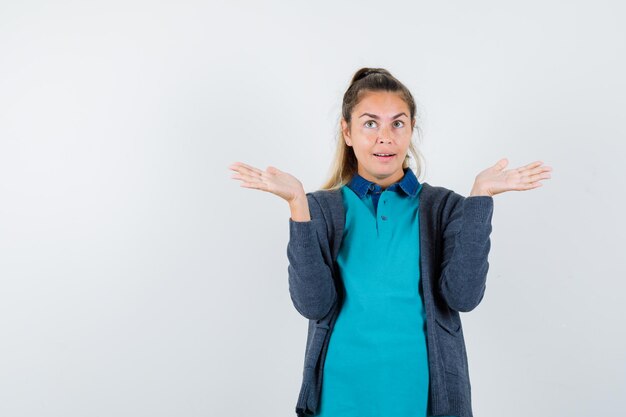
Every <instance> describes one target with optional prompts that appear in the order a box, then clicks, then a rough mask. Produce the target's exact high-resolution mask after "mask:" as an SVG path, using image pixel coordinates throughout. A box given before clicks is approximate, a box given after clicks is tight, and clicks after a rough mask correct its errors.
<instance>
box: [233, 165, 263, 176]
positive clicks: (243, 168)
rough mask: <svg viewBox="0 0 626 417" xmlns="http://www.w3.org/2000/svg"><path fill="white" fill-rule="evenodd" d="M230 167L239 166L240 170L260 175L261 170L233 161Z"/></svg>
mask: <svg viewBox="0 0 626 417" xmlns="http://www.w3.org/2000/svg"><path fill="white" fill-rule="evenodd" d="M231 167H237V168H239V171H240V172H241V171H242V170H245V171H248V172H250V173H254V174H257V175H261V173H262V172H263V171H261V170H260V169H258V168H256V167H253V166H251V165H248V164H244V163H243V162H235V163H234V164H233V165H231Z"/></svg>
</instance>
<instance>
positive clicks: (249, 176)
mask: <svg viewBox="0 0 626 417" xmlns="http://www.w3.org/2000/svg"><path fill="white" fill-rule="evenodd" d="M229 168H230V169H231V170H233V171H235V172H236V174H233V175H232V176H231V178H234V179H238V180H241V181H242V183H241V186H242V187H245V188H253V189H257V190H262V191H267V192H269V193H272V194H276V195H277V196H279V197H281V198H283V199H284V200H286V201H287V202H288V203H291V202H293V201H294V200H295V199H296V198H297V197H299V196H301V195H302V194H304V187H303V186H302V183H301V182H300V181H299V180H298V179H297V178H296V177H294V176H293V175H291V174H288V173H287V172H284V171H281V170H279V169H278V168H275V167H273V166H269V167H267V170H265V171H263V170H261V169H259V168H255V167H253V166H250V165H248V164H244V163H243V162H234V163H233V164H231V165H230V166H229Z"/></svg>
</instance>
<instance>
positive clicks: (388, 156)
mask: <svg viewBox="0 0 626 417" xmlns="http://www.w3.org/2000/svg"><path fill="white" fill-rule="evenodd" d="M374 156H375V157H376V159H378V160H379V161H382V162H385V161H390V160H392V159H393V158H395V157H396V154H395V153H394V154H378V153H375V154H374Z"/></svg>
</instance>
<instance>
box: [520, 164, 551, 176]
mask: <svg viewBox="0 0 626 417" xmlns="http://www.w3.org/2000/svg"><path fill="white" fill-rule="evenodd" d="M551 171H552V167H549V166H539V167H535V168H533V169H530V170H528V172H525V173H524V174H525V175H529V176H533V175H539V174H542V173H549V172H551ZM548 178H550V177H548Z"/></svg>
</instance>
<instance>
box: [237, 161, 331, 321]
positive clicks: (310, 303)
mask: <svg viewBox="0 0 626 417" xmlns="http://www.w3.org/2000/svg"><path fill="white" fill-rule="evenodd" d="M229 168H230V169H231V170H233V171H235V172H236V173H235V174H233V176H232V178H234V179H237V180H241V181H242V183H241V186H242V187H245V188H251V189H257V190H261V191H266V192H269V193H272V194H275V195H277V196H279V197H281V198H282V199H284V200H286V201H287V202H288V203H289V208H290V210H291V217H290V218H289V243H288V245H287V258H288V259H289V266H288V274H289V293H290V296H291V300H292V301H293V305H294V307H295V308H296V310H297V311H298V312H299V313H300V314H302V315H303V316H304V317H306V318H308V319H321V318H323V317H324V316H325V315H326V313H327V312H329V311H330V308H331V307H332V305H333V303H334V302H335V301H336V299H337V292H336V290H335V284H334V281H333V277H332V270H331V267H330V266H329V265H328V263H327V261H326V260H325V259H324V256H323V252H322V248H325V249H328V246H329V245H330V244H329V242H328V237H327V231H326V223H325V220H324V216H323V215H322V210H321V207H320V205H319V203H318V202H317V200H316V199H315V197H313V196H312V195H311V194H310V193H309V194H305V192H304V188H303V186H302V183H300V181H298V179H297V178H296V177H294V176H293V175H290V174H288V173H287V172H284V171H281V170H279V169H278V168H275V167H272V166H270V167H268V168H267V169H266V170H265V171H263V170H260V169H258V168H256V167H253V166H250V165H248V164H244V163H242V162H235V163H233V164H231V165H230V166H229ZM322 245H325V246H322ZM327 253H330V251H327ZM328 262H332V261H331V260H328Z"/></svg>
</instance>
